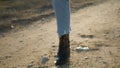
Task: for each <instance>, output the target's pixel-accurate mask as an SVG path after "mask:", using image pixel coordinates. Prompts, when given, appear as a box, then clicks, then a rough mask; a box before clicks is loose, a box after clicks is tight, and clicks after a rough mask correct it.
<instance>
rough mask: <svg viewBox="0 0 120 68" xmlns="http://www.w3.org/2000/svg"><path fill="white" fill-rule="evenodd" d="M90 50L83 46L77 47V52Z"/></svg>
mask: <svg viewBox="0 0 120 68" xmlns="http://www.w3.org/2000/svg"><path fill="white" fill-rule="evenodd" d="M88 50H90V48H89V47H82V46H79V47H76V51H88Z"/></svg>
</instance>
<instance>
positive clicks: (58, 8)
mask: <svg viewBox="0 0 120 68" xmlns="http://www.w3.org/2000/svg"><path fill="white" fill-rule="evenodd" d="M53 8H54V10H55V15H56V19H57V33H58V35H59V37H61V36H62V35H64V34H69V33H70V29H71V28H70V3H69V0H53Z"/></svg>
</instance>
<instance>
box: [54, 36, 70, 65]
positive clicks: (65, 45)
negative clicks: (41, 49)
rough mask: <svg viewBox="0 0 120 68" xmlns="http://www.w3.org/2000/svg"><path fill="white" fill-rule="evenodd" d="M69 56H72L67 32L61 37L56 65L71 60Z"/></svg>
mask: <svg viewBox="0 0 120 68" xmlns="http://www.w3.org/2000/svg"><path fill="white" fill-rule="evenodd" d="M69 57H70V41H69V34H66V35H63V36H62V37H60V38H59V49H58V53H57V60H56V63H55V65H63V64H66V63H67V62H68V60H69Z"/></svg>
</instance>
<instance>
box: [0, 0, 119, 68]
mask: <svg viewBox="0 0 120 68" xmlns="http://www.w3.org/2000/svg"><path fill="white" fill-rule="evenodd" d="M119 18H120V1H119V0H108V1H107V2H104V3H102V4H99V5H93V6H89V7H86V8H84V9H80V10H79V11H77V12H76V13H73V14H72V18H71V21H72V23H71V24H72V25H71V27H72V31H71V58H70V63H69V64H66V65H63V66H60V67H55V66H54V62H53V61H54V59H55V57H54V56H55V54H56V52H57V47H58V45H57V44H58V38H57V33H56V23H55V18H53V19H52V20H51V21H46V23H44V24H41V22H40V21H38V22H35V23H34V24H33V25H30V26H29V27H25V28H23V29H20V30H19V31H14V30H13V31H11V32H9V33H5V34H4V36H3V35H1V36H0V68H27V67H29V68H119V67H120V61H119V60H120V46H119V45H120V42H119V41H120V23H119V22H120V19H119ZM78 46H87V47H89V48H90V50H89V51H81V52H77V51H76V50H75V48H76V47H78ZM45 57H47V58H46V59H45ZM43 59H45V60H46V62H47V63H45V64H44V63H42V60H43ZM47 60H48V61H47Z"/></svg>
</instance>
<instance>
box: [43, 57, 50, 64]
mask: <svg viewBox="0 0 120 68" xmlns="http://www.w3.org/2000/svg"><path fill="white" fill-rule="evenodd" d="M48 61H49V58H48V57H42V62H41V63H42V64H45V63H47V62H48Z"/></svg>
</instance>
